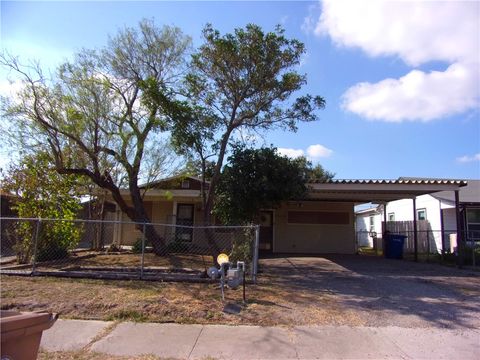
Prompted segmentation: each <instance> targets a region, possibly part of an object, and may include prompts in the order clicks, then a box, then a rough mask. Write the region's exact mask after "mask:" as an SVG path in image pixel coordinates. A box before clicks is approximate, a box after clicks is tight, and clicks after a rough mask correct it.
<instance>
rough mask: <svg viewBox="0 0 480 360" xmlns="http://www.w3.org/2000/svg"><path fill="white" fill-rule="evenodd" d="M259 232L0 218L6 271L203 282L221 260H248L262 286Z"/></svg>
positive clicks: (0, 266)
mask: <svg viewBox="0 0 480 360" xmlns="http://www.w3.org/2000/svg"><path fill="white" fill-rule="evenodd" d="M258 231H259V230H258V227H255V226H196V225H195V226H188V225H174V224H159V223H136V222H132V221H113V220H80V219H75V220H64V219H32V218H30V219H26V218H0V236H1V238H0V240H1V241H0V243H1V252H0V271H1V272H2V273H4V274H6V273H31V274H33V275H45V274H48V275H53V276H74V277H82V276H85V277H100V278H139V279H157V278H161V279H165V280H175V279H180V280H186V281H196V280H198V281H202V279H204V278H205V274H206V270H207V269H208V267H210V266H212V265H214V262H215V259H216V256H217V255H218V254H220V253H222V252H224V253H227V254H228V255H229V257H230V259H231V261H232V262H236V261H245V262H246V263H247V267H248V274H247V275H248V276H249V277H250V278H251V279H252V280H253V281H256V275H257V262H258Z"/></svg>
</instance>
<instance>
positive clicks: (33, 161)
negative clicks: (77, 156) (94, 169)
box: [3, 152, 82, 263]
mask: <svg viewBox="0 0 480 360" xmlns="http://www.w3.org/2000/svg"><path fill="white" fill-rule="evenodd" d="M80 185H81V184H80V183H79V182H78V179H77V178H76V177H74V176H61V175H59V174H58V173H57V172H56V171H55V169H54V168H53V166H52V163H51V158H50V157H49V156H48V154H47V153H45V152H39V153H37V154H35V155H26V156H25V157H24V158H23V159H22V160H21V162H20V164H18V165H16V166H15V165H13V166H11V168H10V169H9V171H8V173H7V174H6V176H5V178H4V182H3V189H4V190H5V191H8V192H11V193H14V194H16V195H17V197H18V198H17V201H16V204H15V208H16V210H17V212H18V216H19V217H21V218H42V219H63V220H64V221H48V220H45V221H42V222H41V223H40V224H39V228H38V250H37V260H40V261H43V260H49V259H58V258H61V257H65V256H67V254H68V250H70V249H72V248H74V247H75V246H76V245H77V244H78V241H79V239H80V236H81V231H82V230H81V227H80V226H78V225H77V224H75V223H74V222H72V221H69V220H73V219H75V218H76V215H77V212H78V211H79V210H80V208H81V205H80V198H79V195H80V193H79V186H80ZM16 230H17V235H18V239H20V240H19V242H18V243H17V244H16V251H17V253H18V260H19V262H21V263H25V262H29V261H30V258H31V256H32V255H33V246H34V239H35V236H36V233H37V223H36V222H29V221H22V222H20V223H19V225H18V227H17V229H16Z"/></svg>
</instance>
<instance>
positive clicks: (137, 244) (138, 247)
mask: <svg viewBox="0 0 480 360" xmlns="http://www.w3.org/2000/svg"><path fill="white" fill-rule="evenodd" d="M147 246H152V244H151V242H150V241H148V240H147V239H145V251H147ZM132 252H133V253H134V254H140V253H141V252H142V238H138V239H137V240H136V241H135V242H134V243H133V245H132Z"/></svg>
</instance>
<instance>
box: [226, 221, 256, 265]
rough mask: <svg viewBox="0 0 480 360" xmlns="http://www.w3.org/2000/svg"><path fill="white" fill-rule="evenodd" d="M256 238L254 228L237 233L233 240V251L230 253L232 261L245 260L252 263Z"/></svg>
mask: <svg viewBox="0 0 480 360" xmlns="http://www.w3.org/2000/svg"><path fill="white" fill-rule="evenodd" d="M254 239H255V230H254V228H247V229H245V231H244V233H243V234H236V235H235V239H234V240H233V246H232V251H231V252H230V254H229V259H230V262H231V263H235V264H236V262H237V261H245V262H246V263H250V262H251V261H252V258H253V241H254Z"/></svg>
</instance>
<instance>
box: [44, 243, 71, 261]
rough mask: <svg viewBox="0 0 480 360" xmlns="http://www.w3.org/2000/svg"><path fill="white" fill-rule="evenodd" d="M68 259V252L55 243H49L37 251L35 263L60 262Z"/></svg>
mask: <svg viewBox="0 0 480 360" xmlns="http://www.w3.org/2000/svg"><path fill="white" fill-rule="evenodd" d="M66 257H68V250H67V249H65V248H64V247H62V246H60V245H59V244H57V243H50V244H48V245H47V246H44V247H42V248H39V249H38V250H37V261H50V260H60V259H65V258H66Z"/></svg>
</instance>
